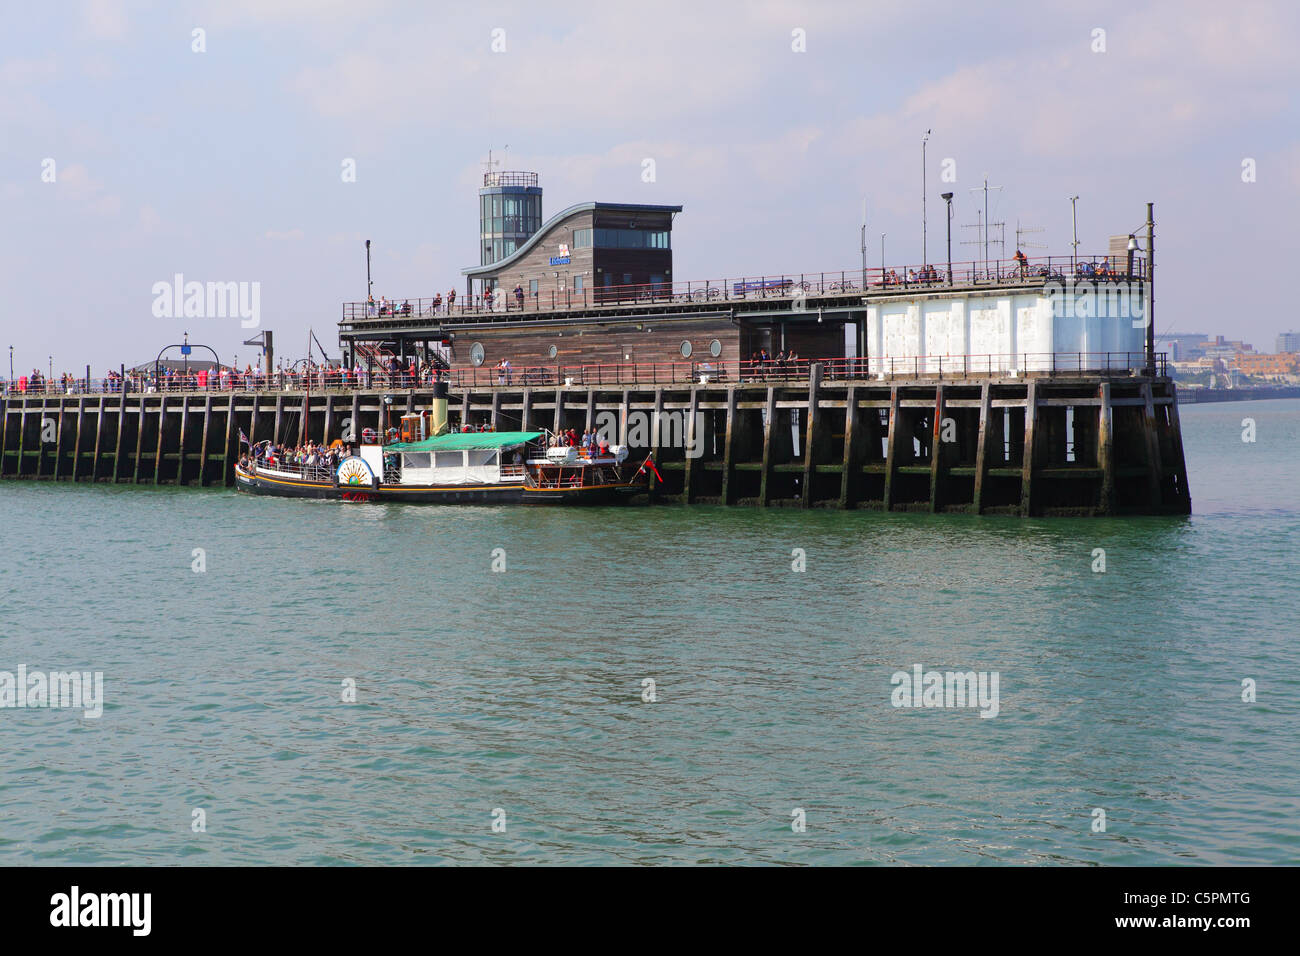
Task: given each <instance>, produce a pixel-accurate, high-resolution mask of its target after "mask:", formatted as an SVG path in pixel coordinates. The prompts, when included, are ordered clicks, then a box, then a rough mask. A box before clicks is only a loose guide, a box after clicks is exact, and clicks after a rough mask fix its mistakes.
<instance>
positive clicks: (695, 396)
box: [682, 385, 704, 505]
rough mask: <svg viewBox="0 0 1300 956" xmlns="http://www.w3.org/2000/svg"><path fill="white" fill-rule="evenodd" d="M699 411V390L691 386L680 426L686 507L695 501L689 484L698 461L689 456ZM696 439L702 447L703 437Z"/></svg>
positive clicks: (692, 489)
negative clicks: (684, 459)
mask: <svg viewBox="0 0 1300 956" xmlns="http://www.w3.org/2000/svg"><path fill="white" fill-rule="evenodd" d="M699 410H700V390H699V387H698V386H696V385H692V386H691V400H690V404H689V406H688V407H687V411H686V421H685V422H684V423H683V424H682V439H683V440H684V441H685V442H686V448H685V450H684V456H685V458H686V471H685V479H684V483H683V486H682V500H683V501H685V502H686V503H687V504H688V505H689V504H693V503H694V501H695V489H694V486H693V485H692V483H691V478H692V477H693V476H694V474H695V462H696V461H698V460H699V459H698V458H696V457H692V456H691V449H692V448H694V447H695V442H696V438H697V436H696V434H695V416H696V415H697V414H698V413H699ZM698 439H699V442H700V444H701V445H703V443H704V436H703V435H700V436H698ZM703 451H704V449H703V448H701V449H700V452H701V454H703Z"/></svg>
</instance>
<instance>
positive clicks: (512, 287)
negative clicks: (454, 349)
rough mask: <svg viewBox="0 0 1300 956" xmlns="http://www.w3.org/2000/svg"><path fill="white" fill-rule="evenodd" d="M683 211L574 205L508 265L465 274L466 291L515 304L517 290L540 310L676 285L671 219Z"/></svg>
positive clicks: (501, 262)
mask: <svg viewBox="0 0 1300 956" xmlns="http://www.w3.org/2000/svg"><path fill="white" fill-rule="evenodd" d="M681 211H682V207H681V206H655V205H644V204H640V203H602V202H588V203H579V204H578V205H575V206H570V207H569V208H568V209H565V210H563V211H562V212H560V213H559V214H557V215H555V216H553V217H551V219H550V220H548V221H547V222H546V223H545V224H543V225H542V227H541V228H540V229H539V230H537V232H535V233H533V235H532V236H530V237H529V239H528V240H527V241H526V242H524V243H523V244H522V245H520V246H519V247H518V248H517V249H516V250H515V251H514V252H513V253H511V254H510V255H508V256H506V257H505V258H503V259H499V260H497V261H495V262H490V263H488V264H486V265H478V266H471V267H468V268H466V269H463V270H461V271H462V272H463V274H464V275H465V281H466V292H467V293H469V294H470V295H471V296H473V295H476V294H480V295H481V294H482V293H483V292H491V291H493V290H496V289H501V290H503V291H504V292H505V293H506V294H507V295H508V296H511V297H515V296H516V290H519V291H522V292H523V293H524V295H525V296H526V297H527V303H528V306H527V307H529V308H536V307H538V306H542V307H544V306H545V304H546V303H548V302H550V301H551V300H552V298H553V297H557V298H559V299H561V300H563V299H566V298H567V297H569V296H570V295H573V294H576V295H578V296H579V297H581V296H582V295H583V294H584V293H586V295H587V297H588V299H589V300H590V301H595V302H600V301H601V300H602V298H603V297H604V295H610V296H613V295H614V294H615V293H614V291H613V290H615V289H617V290H619V292H620V293H624V294H625V293H626V291H627V289H628V287H630V286H635V287H643V288H645V289H646V291H648V292H652V291H654V290H656V289H661V288H665V287H667V286H668V285H671V284H672V281H673V250H672V228H673V216H674V215H676V214H677V213H679V212H681ZM606 290H608V291H606Z"/></svg>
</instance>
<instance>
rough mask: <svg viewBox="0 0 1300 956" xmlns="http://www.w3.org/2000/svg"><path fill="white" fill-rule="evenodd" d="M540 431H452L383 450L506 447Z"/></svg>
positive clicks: (388, 446) (397, 444) (406, 450)
mask: <svg viewBox="0 0 1300 956" xmlns="http://www.w3.org/2000/svg"><path fill="white" fill-rule="evenodd" d="M541 435H542V433H541V432H452V433H451V434H450V435H439V436H437V437H436V438H426V439H424V441H402V442H394V443H393V444H391V445H385V446H384V450H385V451H399V452H413V451H471V450H475V449H481V448H508V447H510V446H511V445H522V444H523V443H524V442H530V441H532V440H533V439H534V438H540V437H541Z"/></svg>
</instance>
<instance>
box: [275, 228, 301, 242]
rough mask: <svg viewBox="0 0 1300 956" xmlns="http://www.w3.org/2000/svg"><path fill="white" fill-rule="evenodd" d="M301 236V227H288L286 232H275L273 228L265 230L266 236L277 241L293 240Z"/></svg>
mask: <svg viewBox="0 0 1300 956" xmlns="http://www.w3.org/2000/svg"><path fill="white" fill-rule="evenodd" d="M303 236H304V233H303V231H302V230H301V229H290V230H288V231H287V232H276V231H275V230H274V229H268V230H267V231H266V238H267V239H270V240H272V241H277V242H280V241H283V242H293V241H296V240H298V239H301V238H302V237H303Z"/></svg>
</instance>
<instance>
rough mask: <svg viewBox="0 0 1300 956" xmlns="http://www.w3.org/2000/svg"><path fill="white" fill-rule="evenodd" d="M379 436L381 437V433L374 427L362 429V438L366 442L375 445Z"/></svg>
mask: <svg viewBox="0 0 1300 956" xmlns="http://www.w3.org/2000/svg"><path fill="white" fill-rule="evenodd" d="M378 438H379V433H378V432H376V431H375V430H374V429H373V428H363V429H361V440H362V441H363V442H364V443H365V444H367V445H373V444H374V443H375V441H376V440H377V439H378Z"/></svg>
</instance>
